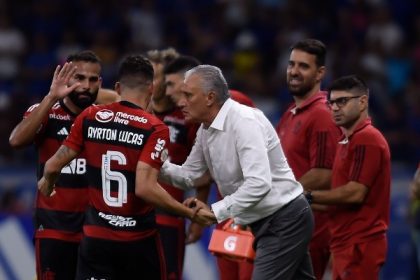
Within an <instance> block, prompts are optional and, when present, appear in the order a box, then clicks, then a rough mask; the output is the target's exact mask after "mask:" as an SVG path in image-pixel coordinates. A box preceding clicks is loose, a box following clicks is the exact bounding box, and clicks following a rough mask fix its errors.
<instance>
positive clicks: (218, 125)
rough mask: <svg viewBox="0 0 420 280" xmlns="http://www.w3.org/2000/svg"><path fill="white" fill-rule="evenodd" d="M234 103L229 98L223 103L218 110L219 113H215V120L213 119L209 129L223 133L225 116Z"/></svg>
mask: <svg viewBox="0 0 420 280" xmlns="http://www.w3.org/2000/svg"><path fill="white" fill-rule="evenodd" d="M234 103H235V101H233V100H232V99H230V98H228V99H227V100H226V101H225V103H224V104H223V106H222V108H220V110H219V112H218V113H217V115H216V118H214V120H213V122H212V123H211V125H210V127H211V128H213V129H217V130H221V131H223V125H224V123H225V120H226V117H227V114H228V112H229V110H230V108H231V107H232V106H233V104H234Z"/></svg>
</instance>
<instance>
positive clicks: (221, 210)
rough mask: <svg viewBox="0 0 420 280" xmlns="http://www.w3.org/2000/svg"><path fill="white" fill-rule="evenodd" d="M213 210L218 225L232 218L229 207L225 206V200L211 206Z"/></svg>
mask: <svg viewBox="0 0 420 280" xmlns="http://www.w3.org/2000/svg"><path fill="white" fill-rule="evenodd" d="M211 209H212V211H213V213H214V215H215V216H216V219H217V223H221V222H223V221H224V220H226V219H229V218H230V215H229V211H228V209H227V207H226V206H225V200H224V199H222V200H220V201H218V202H216V203H213V204H212V205H211Z"/></svg>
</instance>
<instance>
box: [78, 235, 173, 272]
mask: <svg viewBox="0 0 420 280" xmlns="http://www.w3.org/2000/svg"><path fill="white" fill-rule="evenodd" d="M165 270H166V268H165V260H164V258H163V252H162V246H161V243H160V239H159V236H158V235H154V236H152V237H148V238H145V239H142V240H138V241H126V242H124V241H113V240H105V239H98V238H90V237H84V238H83V239H82V242H81V243H80V251H79V263H78V268H77V276H76V279H78V280H86V279H106V280H119V279H156V280H159V279H166V278H165V273H164V271H165Z"/></svg>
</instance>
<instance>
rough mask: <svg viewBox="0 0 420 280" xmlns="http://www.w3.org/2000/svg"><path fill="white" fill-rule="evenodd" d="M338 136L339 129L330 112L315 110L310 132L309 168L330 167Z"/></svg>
mask: <svg viewBox="0 0 420 280" xmlns="http://www.w3.org/2000/svg"><path fill="white" fill-rule="evenodd" d="M339 137H340V130H339V128H338V127H337V126H336V125H335V124H334V123H333V121H332V117H331V114H330V113H328V112H326V111H319V112H317V116H316V118H314V119H313V124H312V129H311V132H310V145H311V146H310V166H311V168H328V169H332V166H333V162H334V157H335V152H336V149H337V143H338V140H339Z"/></svg>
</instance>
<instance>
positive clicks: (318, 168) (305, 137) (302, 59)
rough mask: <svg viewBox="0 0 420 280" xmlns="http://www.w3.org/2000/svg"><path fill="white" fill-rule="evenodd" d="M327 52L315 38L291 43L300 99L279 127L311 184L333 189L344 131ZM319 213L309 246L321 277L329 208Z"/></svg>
mask: <svg viewBox="0 0 420 280" xmlns="http://www.w3.org/2000/svg"><path fill="white" fill-rule="evenodd" d="M326 52H327V51H326V48H325V45H324V44H323V43H322V42H321V41H318V40H315V39H305V40H302V41H299V42H297V43H295V44H294V45H293V46H292V47H291V53H290V57H289V64H288V66H287V87H288V89H289V92H290V94H292V96H293V99H294V102H293V104H292V105H290V107H289V108H288V109H287V110H286V112H284V114H283V116H282V117H281V120H280V122H279V124H278V125H277V128H276V130H277V134H278V135H279V138H280V141H281V146H282V147H283V150H284V153H285V154H286V157H287V161H288V163H289V165H290V167H291V168H292V170H293V173H294V174H295V176H296V179H297V180H298V181H299V182H300V183H301V184H302V186H303V187H304V189H305V190H319V189H330V187H331V169H332V165H333V161H334V156H335V150H336V146H337V142H338V140H339V137H340V134H341V132H340V129H339V128H338V127H337V126H336V125H335V124H334V122H333V120H332V119H331V113H330V110H329V109H328V106H327V105H326V103H327V92H325V91H321V81H322V79H323V77H324V75H325V71H326V68H325V56H326ZM313 210H317V209H313ZM314 219H315V231H314V233H313V234H312V239H311V243H310V247H309V248H310V249H309V250H310V253H311V260H312V266H313V269H314V273H315V276H316V279H318V280H321V279H322V277H323V275H324V272H325V269H326V267H327V264H328V261H329V259H330V250H329V242H330V238H331V237H330V233H329V229H328V212H326V211H314Z"/></svg>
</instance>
